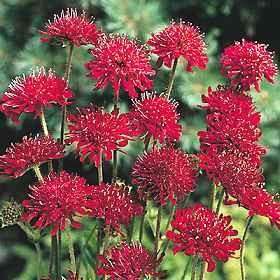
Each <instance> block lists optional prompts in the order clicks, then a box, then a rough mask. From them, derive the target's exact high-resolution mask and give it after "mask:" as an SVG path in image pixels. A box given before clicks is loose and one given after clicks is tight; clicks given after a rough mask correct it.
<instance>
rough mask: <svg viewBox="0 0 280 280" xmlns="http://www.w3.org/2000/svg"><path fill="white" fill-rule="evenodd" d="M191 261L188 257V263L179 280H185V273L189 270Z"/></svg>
mask: <svg viewBox="0 0 280 280" xmlns="http://www.w3.org/2000/svg"><path fill="white" fill-rule="evenodd" d="M191 260H192V258H191V257H190V258H189V260H188V262H187V263H186V266H185V269H184V273H183V275H182V277H181V280H185V278H186V276H187V273H188V270H189V267H190V264H191Z"/></svg>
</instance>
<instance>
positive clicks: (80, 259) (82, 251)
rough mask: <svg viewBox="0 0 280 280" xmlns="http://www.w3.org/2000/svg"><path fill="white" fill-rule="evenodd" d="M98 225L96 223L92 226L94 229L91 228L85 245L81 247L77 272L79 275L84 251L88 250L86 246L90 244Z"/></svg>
mask: <svg viewBox="0 0 280 280" xmlns="http://www.w3.org/2000/svg"><path fill="white" fill-rule="evenodd" d="M96 227H97V224H96V225H95V226H94V227H92V229H91V231H90V233H89V235H88V237H87V239H86V242H85V244H84V245H83V246H82V248H81V253H80V257H79V261H78V264H77V274H78V275H79V273H80V267H81V261H82V257H83V255H84V251H85V250H86V248H87V246H88V244H89V242H90V240H91V238H92V237H93V235H94V232H95V230H96Z"/></svg>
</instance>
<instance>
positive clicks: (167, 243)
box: [161, 205, 176, 257]
mask: <svg viewBox="0 0 280 280" xmlns="http://www.w3.org/2000/svg"><path fill="white" fill-rule="evenodd" d="M175 211H176V205H173V206H172V209H171V212H170V214H169V217H168V221H167V224H166V227H165V230H164V232H165V233H166V231H167V230H168V228H169V225H170V222H171V220H172V218H173V216H174V214H175ZM169 242H170V240H169V239H167V240H166V242H165V243H164V245H163V246H162V252H161V257H164V255H165V252H166V250H167V248H168V245H169Z"/></svg>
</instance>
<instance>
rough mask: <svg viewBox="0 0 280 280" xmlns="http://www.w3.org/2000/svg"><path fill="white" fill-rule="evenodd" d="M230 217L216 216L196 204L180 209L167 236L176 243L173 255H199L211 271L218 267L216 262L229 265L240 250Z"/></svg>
mask: <svg viewBox="0 0 280 280" xmlns="http://www.w3.org/2000/svg"><path fill="white" fill-rule="evenodd" d="M230 222H231V217H230V216H223V215H222V214H221V215H220V216H217V215H216V214H215V213H214V212H213V211H212V210H210V209H208V208H206V207H204V206H202V205H199V204H197V205H194V206H193V207H190V208H185V209H179V210H177V211H176V213H175V217H174V219H173V220H172V221H171V226H172V231H168V232H167V233H166V236H167V238H168V239H170V240H171V241H173V243H174V247H173V252H174V254H176V253H177V252H180V251H182V252H184V253H185V254H186V255H194V256H199V257H200V258H202V260H204V261H206V262H207V263H208V269H207V270H208V272H211V271H213V270H214V269H215V267H216V261H222V262H226V261H228V259H229V258H230V257H232V256H233V255H234V252H235V251H237V250H239V249H240V245H241V240H240V239H239V238H233V237H234V236H236V235H237V234H238V232H237V231H236V230H234V229H233V228H232V226H231V225H230Z"/></svg>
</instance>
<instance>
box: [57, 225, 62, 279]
mask: <svg viewBox="0 0 280 280" xmlns="http://www.w3.org/2000/svg"><path fill="white" fill-rule="evenodd" d="M57 272H58V277H59V280H60V279H61V230H60V229H59V230H58V234H57Z"/></svg>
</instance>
